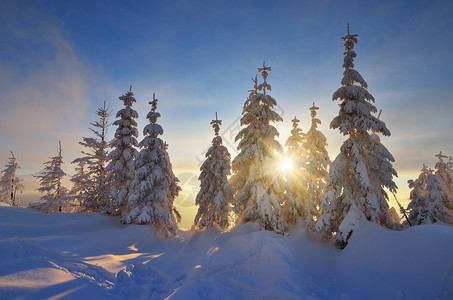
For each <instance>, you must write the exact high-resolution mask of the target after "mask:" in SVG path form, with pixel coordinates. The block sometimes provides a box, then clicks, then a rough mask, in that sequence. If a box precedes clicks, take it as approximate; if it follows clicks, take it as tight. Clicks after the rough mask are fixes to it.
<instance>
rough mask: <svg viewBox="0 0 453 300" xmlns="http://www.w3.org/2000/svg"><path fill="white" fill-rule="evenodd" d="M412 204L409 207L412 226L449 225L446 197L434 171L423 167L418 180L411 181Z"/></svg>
mask: <svg viewBox="0 0 453 300" xmlns="http://www.w3.org/2000/svg"><path fill="white" fill-rule="evenodd" d="M408 184H409V187H410V188H412V191H411V193H410V200H411V202H410V203H409V205H408V206H407V209H408V210H411V211H410V214H409V221H410V222H411V224H412V225H421V224H432V223H437V222H444V223H447V222H448V221H449V219H450V218H451V215H450V213H449V212H448V210H447V209H446V208H445V206H444V201H445V199H444V195H443V194H442V192H441V187H440V185H439V183H438V182H437V178H436V176H435V175H434V174H433V173H432V170H428V168H427V167H426V166H425V165H423V168H422V172H421V174H420V176H419V177H418V179H416V180H409V181H408Z"/></svg>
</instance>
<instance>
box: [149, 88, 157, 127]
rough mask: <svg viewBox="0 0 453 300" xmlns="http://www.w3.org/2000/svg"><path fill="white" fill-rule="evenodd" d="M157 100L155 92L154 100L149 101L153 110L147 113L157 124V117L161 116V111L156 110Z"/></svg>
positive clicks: (152, 122) (150, 119)
mask: <svg viewBox="0 0 453 300" xmlns="http://www.w3.org/2000/svg"><path fill="white" fill-rule="evenodd" d="M157 101H159V100H158V99H157V98H156V94H155V93H153V100H152V101H150V102H148V103H149V104H151V111H150V112H149V113H148V115H146V118H147V119H148V120H149V121H150V123H151V124H154V125H155V124H157V119H158V118H160V113H158V112H156V109H157Z"/></svg>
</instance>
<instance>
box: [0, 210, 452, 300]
mask: <svg viewBox="0 0 453 300" xmlns="http://www.w3.org/2000/svg"><path fill="white" fill-rule="evenodd" d="M0 228H1V229H2V230H0V298H1V299H10V298H35V299H36V298H39V299H41V298H52V297H54V298H64V299H81V298H83V297H85V298H89V299H112V298H113V299H165V298H169V299H263V298H266V299H274V298H275V299H423V298H431V299H452V298H453V227H452V226H448V225H422V226H417V227H412V228H409V229H407V230H406V231H403V232H395V231H390V230H387V229H384V228H382V227H379V226H378V225H376V224H373V223H369V222H364V223H360V224H359V225H358V226H357V229H356V230H355V232H354V234H353V235H352V237H351V239H350V242H349V244H348V246H347V247H346V248H345V249H344V250H343V251H338V250H337V249H336V248H335V247H334V246H333V245H332V244H331V243H325V242H321V241H319V240H317V239H316V238H314V237H313V236H312V235H311V234H309V233H307V232H305V231H304V230H302V229H300V228H298V227H297V226H294V227H293V228H292V229H291V230H290V234H289V235H278V234H275V233H273V232H269V231H258V225H257V224H254V223H247V224H244V225H241V226H239V227H237V228H235V229H233V230H232V231H230V232H226V233H221V232H219V231H218V230H216V229H209V230H206V231H203V232H195V233H193V232H191V231H180V232H179V236H178V237H175V238H169V239H161V238H159V237H158V236H156V235H155V233H154V232H153V230H152V229H151V228H150V227H149V226H139V225H128V226H122V225H120V224H119V220H118V219H117V218H113V217H108V216H102V215H99V214H97V213H89V214H66V213H59V214H53V215H46V214H42V213H38V212H34V211H32V210H29V209H25V208H17V207H0Z"/></svg>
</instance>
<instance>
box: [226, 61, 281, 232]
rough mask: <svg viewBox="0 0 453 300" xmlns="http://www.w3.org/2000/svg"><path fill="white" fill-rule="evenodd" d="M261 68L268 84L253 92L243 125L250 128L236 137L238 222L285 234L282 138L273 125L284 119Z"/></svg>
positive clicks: (264, 70) (264, 72)
mask: <svg viewBox="0 0 453 300" xmlns="http://www.w3.org/2000/svg"><path fill="white" fill-rule="evenodd" d="M270 70H271V68H269V67H266V66H265V65H264V63H263V68H258V71H259V72H261V74H262V76H263V79H264V82H263V83H262V84H260V85H259V86H257V84H255V90H252V91H251V93H250V96H249V98H248V99H247V101H246V102H245V104H244V110H243V112H242V118H241V125H242V126H246V127H245V128H243V129H242V130H241V131H240V132H239V133H238V135H237V136H236V141H240V142H239V145H238V148H237V149H238V150H239V151H240V152H239V154H238V155H237V156H236V157H235V158H234V160H233V162H232V169H233V175H232V177H231V179H230V183H231V186H232V187H233V189H234V191H235V203H234V205H235V212H236V213H237V217H238V222H249V221H256V222H258V223H259V224H260V226H261V228H264V229H266V230H271V231H275V232H277V233H283V232H284V231H285V230H286V228H287V223H286V220H285V217H284V215H283V212H282V207H281V205H282V203H283V201H284V196H283V191H284V180H283V176H280V175H281V174H280V172H279V168H278V159H279V158H278V156H277V154H276V153H279V154H280V155H281V154H282V152H283V148H282V146H281V145H280V143H279V142H278V141H277V140H276V139H275V137H276V136H278V135H279V133H278V131H277V129H276V128H275V127H274V126H272V125H271V122H280V121H282V118H281V117H280V115H279V114H278V113H277V112H275V111H274V110H273V108H274V107H275V106H276V105H277V102H276V101H275V99H274V98H272V97H271V96H270V95H267V94H266V92H267V91H268V90H269V91H270V90H271V86H270V85H269V84H268V83H267V82H266V78H267V75H268V73H267V71H270Z"/></svg>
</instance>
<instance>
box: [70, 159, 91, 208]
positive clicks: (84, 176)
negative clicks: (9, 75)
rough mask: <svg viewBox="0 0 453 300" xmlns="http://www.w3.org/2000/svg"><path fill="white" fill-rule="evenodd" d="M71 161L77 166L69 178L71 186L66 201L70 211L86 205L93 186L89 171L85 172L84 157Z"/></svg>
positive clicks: (85, 163) (85, 161) (85, 162)
mask: <svg viewBox="0 0 453 300" xmlns="http://www.w3.org/2000/svg"><path fill="white" fill-rule="evenodd" d="M72 163H73V164H74V163H76V164H77V167H76V168H75V171H76V172H75V174H74V175H73V176H72V177H71V179H70V181H71V182H72V183H73V186H72V189H71V191H70V192H69V197H68V201H66V202H67V204H68V209H69V211H71V212H72V211H80V210H81V209H83V208H84V207H86V206H87V204H88V202H89V201H90V198H91V193H92V188H93V184H92V181H91V178H90V173H89V172H87V168H86V165H87V160H86V159H85V158H77V159H75V160H74V161H73V162H72ZM88 205H90V204H88Z"/></svg>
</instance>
